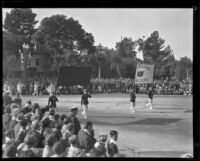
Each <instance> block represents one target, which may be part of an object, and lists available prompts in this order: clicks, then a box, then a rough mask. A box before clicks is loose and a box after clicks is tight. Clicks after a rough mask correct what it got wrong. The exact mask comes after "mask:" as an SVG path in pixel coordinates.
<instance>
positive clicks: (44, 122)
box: [41, 118, 50, 128]
mask: <svg viewBox="0 0 200 161" xmlns="http://www.w3.org/2000/svg"><path fill="white" fill-rule="evenodd" d="M41 126H42V127H43V128H49V127H50V120H49V118H44V119H43V120H42V121H41Z"/></svg>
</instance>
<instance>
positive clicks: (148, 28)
mask: <svg viewBox="0 0 200 161" xmlns="http://www.w3.org/2000/svg"><path fill="white" fill-rule="evenodd" d="M10 10H11V9H9V8H3V9H2V12H3V23H4V19H5V15H6V12H10ZM32 10H33V12H34V13H36V14H37V16H36V20H38V21H39V22H38V24H37V26H39V25H40V22H41V20H42V19H43V18H45V17H50V16H52V15H55V14H63V15H65V16H66V17H67V18H70V17H73V18H74V19H75V20H78V21H79V23H80V24H81V25H82V27H83V29H84V30H85V31H86V32H89V33H92V35H93V36H94V40H95V43H94V45H98V44H101V45H103V46H105V47H108V48H115V45H116V42H119V41H121V38H122V37H128V38H132V40H133V41H134V40H137V39H138V38H142V37H143V36H145V38H147V37H149V36H150V35H151V33H153V32H154V31H158V32H159V35H160V37H161V38H162V39H164V40H165V46H167V45H169V46H170V47H171V48H172V49H173V51H174V56H175V59H176V60H180V57H184V56H187V57H189V58H190V59H192V60H193V9H192V8H191V9H189V8H188V9H185V8H184V9H181V8H177V9H172V8H169V9H167V8H162V9H158V8H155V9H154V8H152V9H144V8H137V9H136V8H129V9H122V8H121V9H119V8H116V9H115V8H109V9H108V8H101V9H98V8H84V9H83V8H81V9H79V8H73V9H72V8H63V9H61V8H49V9H47V8H33V9H32ZM37 26H36V27H37ZM137 57H138V58H140V59H143V58H142V53H141V52H140V53H138V54H137Z"/></svg>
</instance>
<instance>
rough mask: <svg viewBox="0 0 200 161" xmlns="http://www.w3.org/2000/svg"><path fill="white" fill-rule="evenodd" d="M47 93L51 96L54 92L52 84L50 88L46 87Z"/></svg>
mask: <svg viewBox="0 0 200 161" xmlns="http://www.w3.org/2000/svg"><path fill="white" fill-rule="evenodd" d="M48 92H49V95H51V93H54V92H55V87H54V85H53V83H51V84H50V86H49V87H48Z"/></svg>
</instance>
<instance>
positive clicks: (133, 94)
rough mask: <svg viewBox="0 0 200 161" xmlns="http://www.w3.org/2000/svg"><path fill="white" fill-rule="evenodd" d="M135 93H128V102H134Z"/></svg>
mask: <svg viewBox="0 0 200 161" xmlns="http://www.w3.org/2000/svg"><path fill="white" fill-rule="evenodd" d="M135 98H136V96H135V93H130V102H135Z"/></svg>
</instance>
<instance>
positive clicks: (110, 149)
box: [107, 142, 119, 157]
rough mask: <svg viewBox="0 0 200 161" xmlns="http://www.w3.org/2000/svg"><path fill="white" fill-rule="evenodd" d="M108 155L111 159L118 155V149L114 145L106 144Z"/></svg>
mask: <svg viewBox="0 0 200 161" xmlns="http://www.w3.org/2000/svg"><path fill="white" fill-rule="evenodd" d="M107 149H108V154H109V155H110V156H111V157H113V155H115V154H116V153H119V150H118V147H117V145H116V144H115V143H110V142H109V143H108V145H107Z"/></svg>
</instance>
